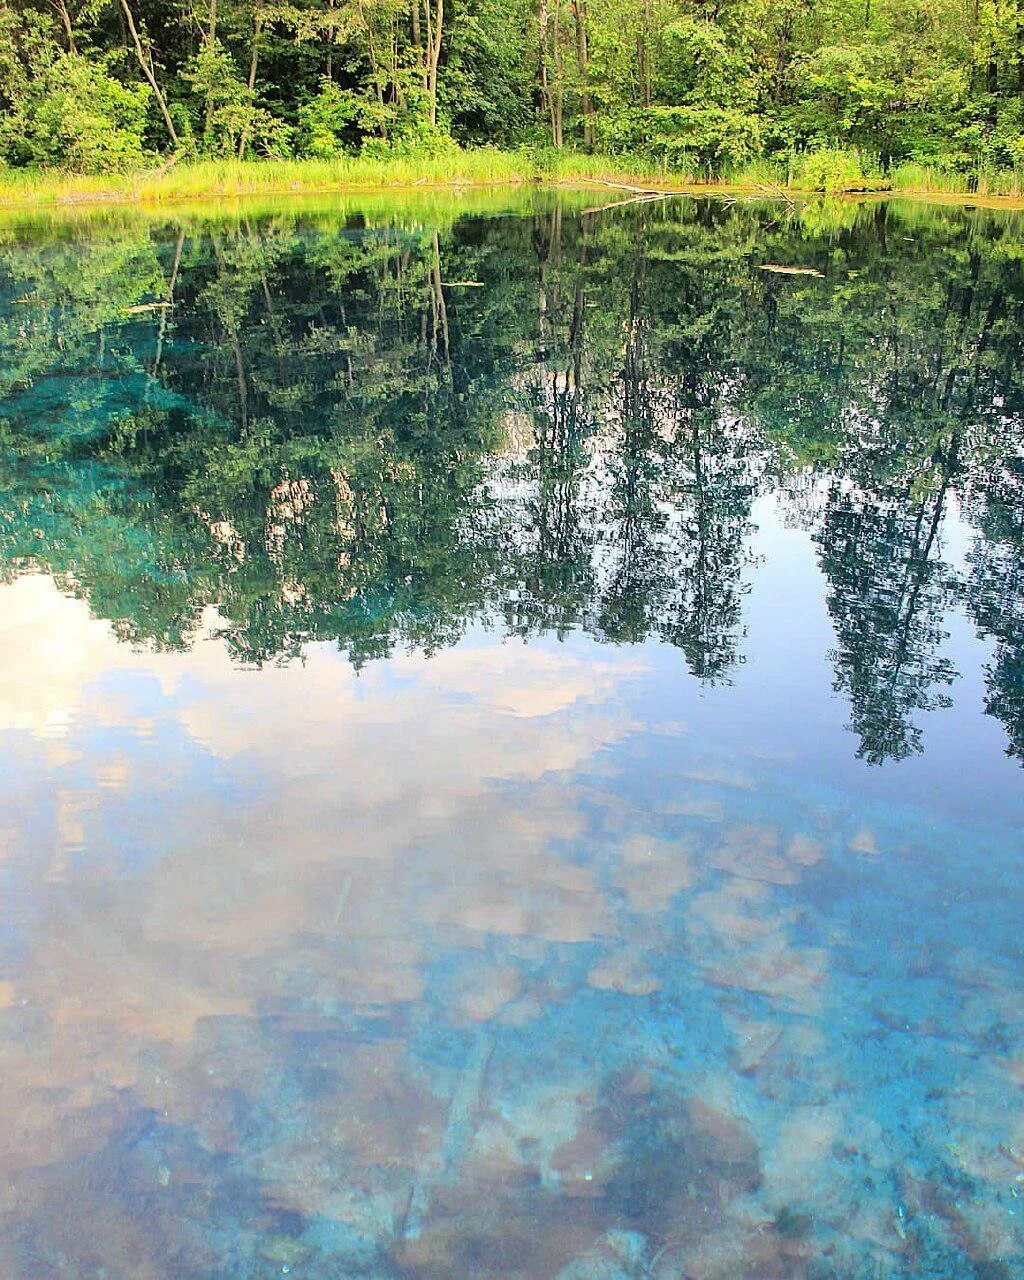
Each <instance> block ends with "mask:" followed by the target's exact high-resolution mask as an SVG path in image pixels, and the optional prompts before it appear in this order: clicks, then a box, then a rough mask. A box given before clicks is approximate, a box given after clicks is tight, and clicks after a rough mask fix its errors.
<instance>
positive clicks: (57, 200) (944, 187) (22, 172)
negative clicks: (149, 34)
mask: <svg viewBox="0 0 1024 1280" xmlns="http://www.w3.org/2000/svg"><path fill="white" fill-rule="evenodd" d="M594 182H604V183H612V184H616V183H617V184H621V185H623V186H626V187H629V186H649V187H657V188H660V189H662V190H680V191H687V190H693V189H695V188H701V187H708V186H711V187H716V188H724V189H728V190H740V191H750V192H762V193H767V192H770V191H773V190H778V189H785V190H787V191H790V192H793V193H799V192H808V193H811V192H826V193H830V194H842V193H844V192H864V191H882V190H887V189H889V188H892V189H893V190H896V191H899V192H902V193H908V194H911V193H912V194H922V195H931V194H940V193H955V194H961V195H962V194H967V193H970V194H972V195H973V196H975V197H981V198H985V197H996V196H1012V197H1017V198H1022V197H1024V173H1021V172H1012V171H1008V172H1006V173H980V174H978V175H976V176H975V177H974V178H973V179H971V180H968V178H966V177H965V176H964V175H963V174H957V173H953V172H947V171H945V170H943V169H941V168H938V167H932V168H929V167H925V166H921V165H902V166H900V167H899V168H898V169H897V170H895V172H894V173H892V174H890V175H888V177H886V176H883V175H882V174H881V172H880V171H879V169H878V166H877V164H876V163H874V162H872V161H871V160H870V158H865V157H863V156H861V155H859V154H858V153H856V152H851V151H842V150H832V151H824V152H813V153H809V154H807V155H803V156H790V157H787V158H783V159H781V160H761V161H757V162H754V163H752V164H749V165H747V166H746V167H744V168H742V169H739V170H737V171H735V172H733V173H731V174H727V175H725V176H724V177H722V178H720V179H718V180H715V181H712V180H711V179H709V177H708V175H707V174H702V173H700V172H689V173H687V172H680V171H675V170H669V169H667V168H666V167H665V166H664V165H663V164H659V163H658V162H657V161H656V160H653V159H651V158H650V157H643V156H603V155H584V154H581V153H579V152H573V151H554V150H551V149H543V148H542V149H526V148H524V149H521V150H518V151H500V150H498V149H497V148H493V147H478V148H470V149H462V148H459V147H454V146H453V147H450V148H445V149H442V150H440V151H434V152H424V153H416V152H413V153H409V154H394V155H388V156H370V155H346V156H340V157H338V158H337V159H335V160H247V161H239V160H202V161H193V162H187V163H186V162H181V163H179V164H174V165H163V166H161V167H160V168H154V169H150V170H146V171H143V172H137V173H123V174H104V175H83V174H70V173H64V172H61V171H58V170H38V171H36V170H27V169H17V170H15V169H5V168H2V167H0V207H7V208H19V207H20V208H26V207H29V208H36V209H40V208H45V207H47V206H50V207H62V208H65V209H66V208H67V207H68V206H73V205H77V204H82V205H90V204H91V205H95V204H103V203H116V204H120V203H129V202H132V203H137V204H142V205H157V204H162V203H165V202H169V201H198V200H225V199H228V200H229V199H233V198H236V197H240V196H266V197H270V196H282V195H292V194H296V193H300V194H301V193H306V194H310V195H313V194H318V195H323V194H327V193H335V192H336V193H343V192H346V191H352V192H369V191H388V190H396V191H397V190H402V189H404V190H411V189H418V188H426V189H430V188H448V189H456V190H457V189H460V188H469V187H485V186H514V185H521V184H525V183H564V184H569V185H572V184H575V185H579V186H584V185H586V184H587V183H594Z"/></svg>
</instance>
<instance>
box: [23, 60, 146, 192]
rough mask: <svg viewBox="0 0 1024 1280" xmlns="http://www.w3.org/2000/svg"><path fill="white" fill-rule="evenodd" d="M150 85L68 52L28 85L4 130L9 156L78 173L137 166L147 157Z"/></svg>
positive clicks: (100, 171) (100, 63)
mask: <svg viewBox="0 0 1024 1280" xmlns="http://www.w3.org/2000/svg"><path fill="white" fill-rule="evenodd" d="M148 102H149V90H148V89H147V88H146V87H145V86H144V85H133V86H130V87H127V86H125V85H123V84H121V83H119V82H118V81H117V80H115V79H114V78H113V77H112V76H111V75H110V74H109V73H108V71H107V69H106V67H105V65H104V64H103V63H102V62H99V61H95V60H91V59H87V58H84V57H81V56H78V55H74V54H62V55H61V56H60V57H58V58H57V59H56V60H55V61H54V62H53V63H52V64H51V65H50V66H49V67H47V68H45V69H44V70H43V71H41V72H40V74H39V75H38V76H36V77H35V78H34V79H33V80H32V81H31V84H30V85H29V86H28V88H27V89H26V96H25V100H24V102H23V104H22V106H21V109H20V111H19V112H18V113H17V114H16V115H14V116H13V117H8V118H7V119H6V120H5V121H4V122H3V124H4V127H3V130H2V132H0V142H2V143H3V144H4V149H5V150H6V151H7V154H8V156H9V158H11V159H12V160H14V161H22V162H26V161H27V162H29V163H31V164H40V165H45V164H52V165H60V166H62V167H63V168H66V169H70V170H72V171H74V172H77V173H102V172H108V171H110V170H114V171H117V170H125V169H132V168H137V167H138V166H139V165H140V164H141V163H142V161H143V159H144V157H145V148H144V135H145V129H146V119H147V112H148Z"/></svg>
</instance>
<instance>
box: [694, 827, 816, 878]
mask: <svg viewBox="0 0 1024 1280" xmlns="http://www.w3.org/2000/svg"><path fill="white" fill-rule="evenodd" d="M710 862H711V865H712V866H713V867H717V868H718V869H719V870H720V871H725V872H728V873H729V874H730V875H734V876H744V877H747V878H749V879H751V880H760V881H763V882H764V883H765V884H777V885H783V884H796V882H797V880H798V879H799V872H798V871H797V870H796V869H795V868H794V867H793V866H792V864H791V863H790V862H789V861H788V860H787V859H786V858H784V857H783V856H782V854H781V853H780V852H779V835H778V832H777V831H773V830H772V829H771V828H770V827H757V826H752V825H746V826H736V827H730V828H729V829H728V831H726V832H725V835H724V838H723V841H722V844H721V845H720V846H719V848H717V849H716V850H715V851H714V852H713V853H712V855H711V859H710Z"/></svg>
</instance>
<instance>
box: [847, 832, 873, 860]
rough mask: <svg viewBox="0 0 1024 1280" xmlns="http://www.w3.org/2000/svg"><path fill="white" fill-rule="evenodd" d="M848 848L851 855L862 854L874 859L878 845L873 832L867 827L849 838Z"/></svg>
mask: <svg viewBox="0 0 1024 1280" xmlns="http://www.w3.org/2000/svg"><path fill="white" fill-rule="evenodd" d="M848 848H849V850H850V852H851V853H864V854H867V855H868V856H869V857H875V856H876V855H877V853H878V843H877V841H876V840H875V834H874V832H873V831H871V830H870V829H869V828H868V827H861V828H860V829H859V830H858V831H857V832H856V833H855V834H854V835H853V836H852V837H851V839H850V842H849V845H848Z"/></svg>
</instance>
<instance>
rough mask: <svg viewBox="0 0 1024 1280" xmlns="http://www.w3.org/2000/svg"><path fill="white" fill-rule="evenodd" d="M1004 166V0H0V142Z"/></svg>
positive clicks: (1023, 121) (108, 160) (1007, 60)
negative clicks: (467, 149)
mask: <svg viewBox="0 0 1024 1280" xmlns="http://www.w3.org/2000/svg"><path fill="white" fill-rule="evenodd" d="M454 144H461V145H481V144H488V145H494V146H497V147H501V148H519V147H529V148H533V149H535V150H537V151H538V152H540V153H547V151H548V149H551V151H557V150H558V149H562V148H576V149H583V150H590V151H597V152H602V153H609V154H619V155H629V156H635V157H638V158H642V159H643V160H644V162H645V163H648V164H654V163H656V164H658V165H662V166H664V167H665V168H666V169H671V170H674V171H680V172H688V173H691V174H694V175H714V174H722V173H729V172H735V171H737V170H738V169H740V168H742V167H744V166H749V165H751V164H753V163H757V162H761V161H771V162H773V163H774V164H775V166H776V167H777V169H779V170H782V171H788V172H790V173H792V171H793V169H794V167H796V168H797V169H799V167H800V166H801V165H810V166H811V167H812V169H813V168H814V167H815V166H821V165H822V164H824V165H826V166H828V165H830V164H834V163H837V160H836V153H837V151H845V152H846V153H847V154H849V153H850V152H855V153H857V154H858V155H859V156H860V157H861V158H862V159H865V160H866V161H867V162H868V163H870V164H872V165H875V166H878V167H880V168H881V169H882V170H890V169H892V168H893V167H895V166H899V165H903V164H924V165H929V166H935V167H938V168H940V169H942V170H945V171H946V172H950V173H952V172H959V173H961V174H967V175H970V174H972V173H973V174H977V173H981V172H985V171H991V170H1001V171H1004V172H1005V171H1007V170H1016V171H1017V172H1018V173H1020V171H1021V170H1022V169H1024V0H0V157H2V158H3V160H2V161H0V162H6V164H8V165H10V166H26V165H37V166H50V165H56V166H61V167H63V168H66V169H71V170H76V171H82V172H103V171H110V170H115V169H130V168H137V167H140V166H143V165H146V164H153V163H162V162H164V161H162V160H161V157H168V158H170V157H180V156H186V157H187V156H207V157H217V158H229V157H249V156H293V155H294V156H305V157H317V158H330V157H334V156H337V155H340V154H343V153H346V152H352V151H365V150H370V151H371V152H379V153H383V154H384V155H388V154H393V153H394V152H396V151H405V152H408V151H409V150H416V151H430V150H432V149H437V148H445V147H451V146H452V145H454Z"/></svg>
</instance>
